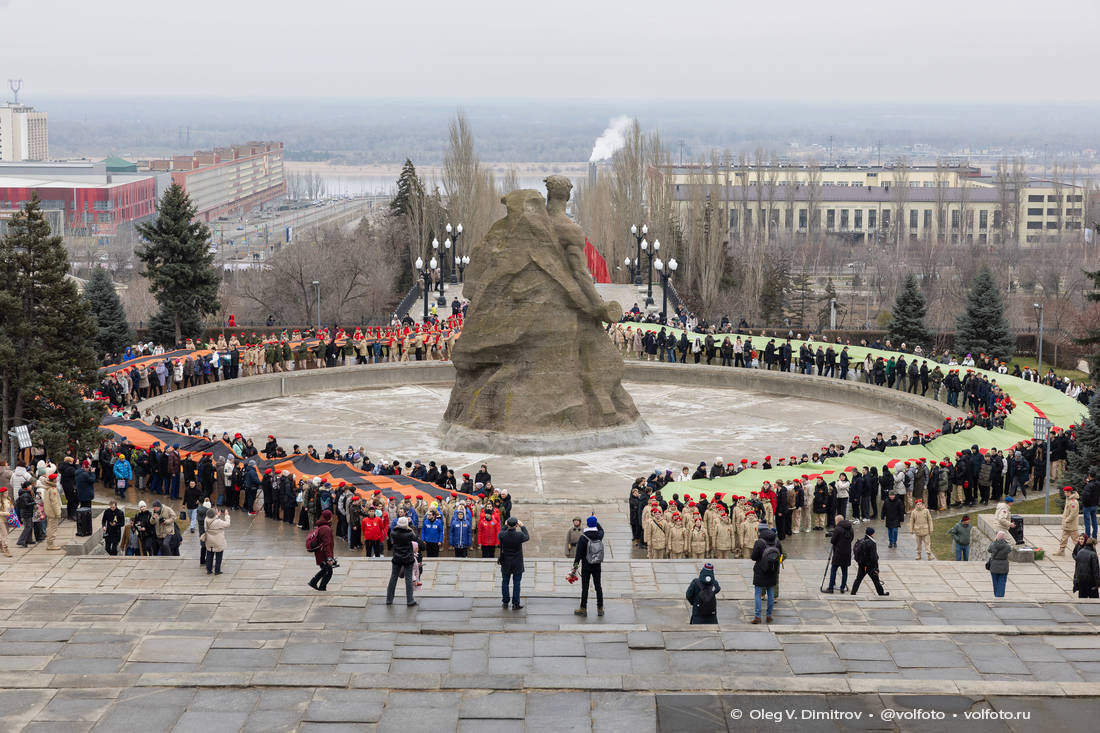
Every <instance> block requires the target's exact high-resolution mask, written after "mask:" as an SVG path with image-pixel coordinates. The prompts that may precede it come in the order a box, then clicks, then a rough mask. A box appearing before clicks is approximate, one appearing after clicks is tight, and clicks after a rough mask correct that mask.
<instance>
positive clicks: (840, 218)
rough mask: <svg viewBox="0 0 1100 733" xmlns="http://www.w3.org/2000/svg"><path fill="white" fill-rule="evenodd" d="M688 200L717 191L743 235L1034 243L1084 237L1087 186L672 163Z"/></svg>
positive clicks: (674, 179) (947, 169) (898, 171)
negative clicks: (674, 164) (1059, 238)
mask: <svg viewBox="0 0 1100 733" xmlns="http://www.w3.org/2000/svg"><path fill="white" fill-rule="evenodd" d="M658 175H661V176H663V177H664V180H665V181H666V182H667V184H668V185H671V186H672V187H673V191H672V194H673V199H674V200H675V201H677V202H679V205H681V206H683V205H684V204H686V203H687V202H690V201H693V200H696V199H698V200H704V199H705V198H706V197H708V196H709V199H710V202H711V205H718V206H721V207H723V208H724V209H726V210H727V212H728V221H729V229H730V233H731V236H732V237H734V238H735V239H742V240H744V239H747V238H749V237H753V236H764V237H765V238H767V239H774V238H776V237H779V236H795V235H811V236H822V235H825V236H836V237H839V238H843V239H848V240H851V241H853V242H859V241H864V240H869V239H878V240H880V241H892V242H895V243H900V242H904V241H912V240H917V241H919V240H923V239H939V240H942V241H945V242H951V243H960V242H964V243H978V244H1000V243H1002V242H1015V243H1017V244H1019V245H1020V246H1029V245H1035V244H1039V243H1041V242H1043V241H1044V240H1047V239H1052V238H1058V237H1070V236H1077V237H1083V236H1084V232H1083V228H1084V221H1085V218H1086V200H1085V199H1086V190H1085V189H1084V187H1082V186H1077V185H1073V184H1071V183H1065V182H1061V181H1048V180H1040V179H1034V178H1028V177H1026V176H1024V175H1023V174H1021V173H1018V172H1017V173H1008V172H1006V173H1004V174H999V175H994V176H987V175H983V174H982V171H981V170H980V169H979V168H976V167H973V166H970V165H966V164H956V165H939V166H919V165H915V166H911V165H905V166H871V165H867V166H858V165H835V166H816V165H804V164H791V165H764V166H755V165H738V164H732V163H731V164H730V165H727V166H720V167H711V166H683V165H681V166H668V167H665V168H662V169H660V170H659V171H658Z"/></svg>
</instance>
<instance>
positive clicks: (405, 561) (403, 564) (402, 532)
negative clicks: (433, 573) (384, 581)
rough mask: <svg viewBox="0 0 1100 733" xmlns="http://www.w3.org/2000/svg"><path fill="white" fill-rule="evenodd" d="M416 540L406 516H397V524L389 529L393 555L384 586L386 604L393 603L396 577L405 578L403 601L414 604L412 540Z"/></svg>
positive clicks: (414, 559)
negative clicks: (388, 580)
mask: <svg viewBox="0 0 1100 733" xmlns="http://www.w3.org/2000/svg"><path fill="white" fill-rule="evenodd" d="M415 541H416V531H415V530H414V529H413V528H412V527H411V526H410V522H409V518H408V517H398V519H397V524H396V525H394V527H393V529H392V530H390V542H392V543H393V557H392V558H391V560H390V563H391V564H392V565H391V568H390V582H389V585H388V586H386V605H387V606H392V605H393V595H394V591H395V590H396V589H397V579H398V578H401V577H403V578H405V603H406V604H407V605H409V606H415V605H416V601H415V600H414V599H413V563H415V562H416V554H415V552H414V551H413V542H415Z"/></svg>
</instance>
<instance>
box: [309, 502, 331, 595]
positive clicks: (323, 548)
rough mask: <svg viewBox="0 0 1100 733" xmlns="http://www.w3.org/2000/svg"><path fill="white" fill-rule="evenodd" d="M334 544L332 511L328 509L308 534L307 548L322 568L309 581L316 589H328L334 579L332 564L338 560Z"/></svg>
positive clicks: (322, 513)
mask: <svg viewBox="0 0 1100 733" xmlns="http://www.w3.org/2000/svg"><path fill="white" fill-rule="evenodd" d="M332 545H333V543H332V512H330V511H328V510H327V509H326V510H325V511H323V512H321V516H320V517H318V519H317V523H316V524H315V525H313V529H311V530H310V531H309V534H308V535H306V550H307V551H309V552H312V553H313V559H314V560H315V561H316V563H317V566H318V567H319V568H321V569H320V570H318V571H317V574H316V575H314V576H313V579H312V580H310V581H309V586H310V587H311V588H313V589H314V590H322V591H323V590H327V588H328V582H329V581H330V580H332V566H333V565H334V564H335V562H336V559H335V557H334V556H333V551H332V549H333V548H332Z"/></svg>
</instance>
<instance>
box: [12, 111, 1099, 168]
mask: <svg viewBox="0 0 1100 733" xmlns="http://www.w3.org/2000/svg"><path fill="white" fill-rule="evenodd" d="M27 101H28V103H30V104H34V105H35V106H36V107H37V108H38V109H41V110H43V111H45V112H47V113H48V114H49V123H50V152H51V155H52V156H54V157H75V156H80V155H98V154H100V153H105V152H111V153H113V154H118V155H129V156H132V157H143V156H153V155H165V154H173V153H185V152H191V151H194V150H199V149H207V148H211V147H215V146H222V145H228V144H233V143H239V142H242V141H246V140H258V139H269V140H282V141H283V142H284V143H285V144H286V151H287V152H286V157H287V159H288V160H304V161H310V162H320V161H331V162H335V163H344V164H367V163H394V164H400V163H402V162H404V160H405V159H406V158H412V159H413V160H415V161H416V162H417V163H418V164H420V165H438V164H440V163H442V161H443V154H444V152H445V149H446V142H447V124H448V121H449V120H450V119H451V118H452V116H453V114H454V112H455V110H456V109H460V108H461V109H463V110H464V111H465V112H466V114H467V116H468V118H469V119H470V122H471V124H473V125H475V127H476V128H477V130H478V138H479V141H478V142H479V149H480V150H479V152H480V153H481V156H482V159H483V160H486V161H510V162H552V161H584V160H588V157H589V154H590V152H591V150H592V143H593V141H594V140H595V139H596V137H597V136H599V134H600V133H601V132H602V131H603V130H604V128H605V127H606V125H607V122H608V120H609V119H610V118H611V117H615V116H618V115H623V114H626V115H629V116H634V117H637V118H638V120H639V121H640V122H641V123H642V124H643V125H644V126H645V127H646V128H647V129H654V130H659V131H660V133H661V136H662V138H663V139H664V140H666V141H667V143H668V145H669V147H670V149H671V151H672V153H673V156H672V157H673V160H674V161H676V160H678V159H679V155H680V144H681V142H682V143H683V159H684V161H685V162H687V161H690V160H693V159H696V158H698V157H700V156H702V155H705V154H706V153H707V152H708V151H710V150H712V149H726V150H730V151H734V152H736V151H739V150H753V149H756V148H759V147H765V148H768V149H771V150H777V151H789V153H790V155H791V157H792V158H797V157H799V156H800V155H801V156H805V155H810V154H813V155H815V156H816V157H817V158H818V160H822V161H824V160H825V159H826V158H827V156H831V158H832V159H833V160H845V159H858V158H863V159H864V160H873V159H874V158H875V157H876V156H881V157H882V160H883V161H887V160H888V159H889V158H890V157H891V156H894V155H898V154H905V155H907V156H909V157H910V158H914V157H919V156H920V155H922V151H927V152H926V153H924V154H926V155H927V156H928V157H934V156H936V155H937V154H940V155H944V154H948V155H949V154H952V153H954V152H957V151H962V150H970V151H971V154H972V155H975V156H979V155H992V156H999V155H1001V154H1005V155H1016V154H1028V153H1030V155H1031V156H1032V157H1033V158H1034V159H1035V160H1036V162H1043V161H1048V162H1051V163H1053V162H1058V161H1059V160H1060V161H1062V162H1065V161H1068V160H1076V159H1078V158H1079V157H1080V154H1081V151H1082V150H1085V149H1097V148H1100V139H1098V138H1100V136H1098V135H1097V133H1096V132H1095V129H1094V128H1093V127H1092V126H1090V125H1089V124H1088V123H1087V122H1086V121H1087V120H1090V119H1095V118H1096V116H1097V114H1098V113H1100V105H1054V106H1051V105H1043V106H1037V105H965V104H957V103H953V104H931V103H928V104H917V103H841V102H838V103H835V104H822V103H747V104H735V103H717V102H716V103H690V102H672V101H669V102H663V103H662V102H647V103H641V104H639V103H628V102H623V103H614V102H588V103H584V102H526V101H516V102H493V101H474V102H470V103H457V102H453V101H439V102H414V101H405V100H398V101H372V102H368V101H357V100H306V101H296V100H277V101H276V100H255V101H235V100H216V99H208V100H202V99H199V100H196V99H186V100H174V99H163V98H157V99H141V98H129V99H116V100H110V99H107V100H100V99H73V98H53V99H51V98H43V99H28V100H27ZM1062 108H1064V109H1063V111H1062V113H1058V112H1057V111H1056V109H1062ZM914 146H918V147H917V148H916V149H915V148H914ZM853 162H856V161H855V160H853ZM1083 162H1086V163H1087V162H1088V161H1083Z"/></svg>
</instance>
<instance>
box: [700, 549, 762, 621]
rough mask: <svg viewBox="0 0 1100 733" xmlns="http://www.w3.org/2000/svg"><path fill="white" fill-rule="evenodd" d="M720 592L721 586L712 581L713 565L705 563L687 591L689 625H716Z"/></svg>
mask: <svg viewBox="0 0 1100 733" xmlns="http://www.w3.org/2000/svg"><path fill="white" fill-rule="evenodd" d="M721 590H722V586H720V585H718V581H717V580H715V579H714V565H713V564H712V563H709V562H708V563H706V564H705V565H703V569H702V570H700V571H699V577H698V578H693V579H692V581H691V585H689V586H688V589H687V600H688V603H690V604H691V623H693V624H717V623H718V593H719V591H721ZM759 598H760V596H757V603H759V602H760V601H759ZM757 621H759V619H757Z"/></svg>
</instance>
